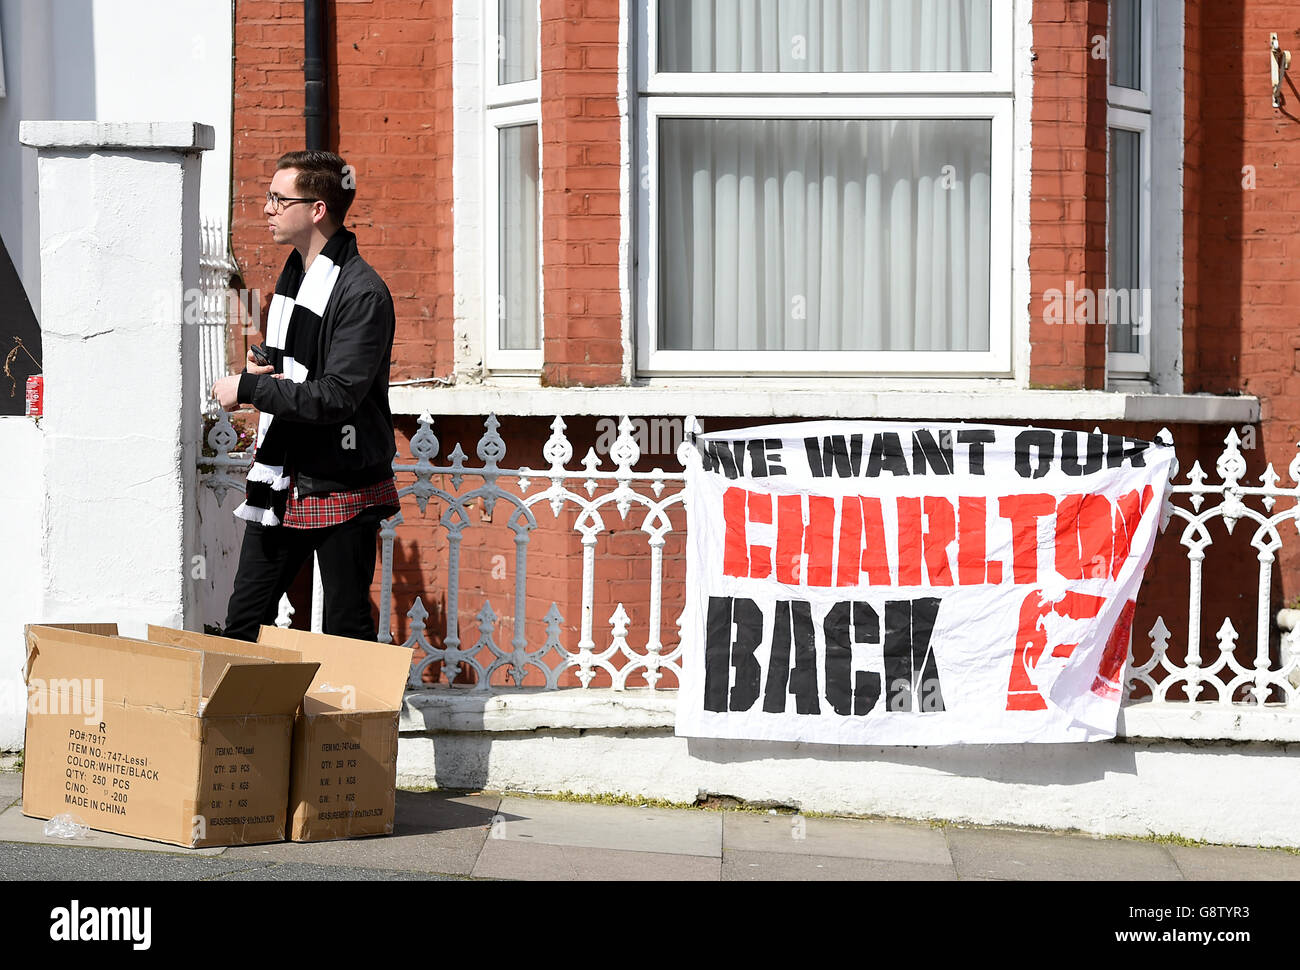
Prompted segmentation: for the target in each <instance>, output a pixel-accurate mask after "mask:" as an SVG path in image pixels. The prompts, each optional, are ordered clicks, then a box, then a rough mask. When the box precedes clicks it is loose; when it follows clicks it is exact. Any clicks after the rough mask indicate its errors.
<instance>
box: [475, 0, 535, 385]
mask: <svg viewBox="0 0 1300 970" xmlns="http://www.w3.org/2000/svg"><path fill="white" fill-rule="evenodd" d="M502 6H503V3H502V0H488V2H486V3H484V4H483V18H484V24H483V26H484V30H483V40H484V49H483V118H484V123H483V155H482V158H483V176H484V177H483V237H484V245H483V311H484V312H483V318H484V334H483V337H484V346H483V350H484V365H485V366H486V368H487V369H488V370H489V371H491V372H494V373H501V374H512V373H513V374H526V373H535V372H537V371H539V370H541V367H542V356H543V354H542V321H543V319H544V314H543V312H542V307H543V303H542V291H543V284H542V153H543V151H544V149H543V146H542V139H541V124H542V115H541V80H540V74H541V42H540V35H541V31H540V23H541V5H540V3H539V4H538V5H537V10H538V24H539V30H538V32H537V33H538V37H539V40H538V49H537V65H538V77H535V78H533V79H531V80H527V81H517V82H514V83H511V84H501V83H499V80H498V78H499V62H500V58H501V57H502V40H501V34H500V30H499V27H498V25H499V24H500V17H501V10H502ZM526 125H534V126H536V127H537V132H538V139H537V168H538V171H537V241H538V245H537V253H536V259H537V307H538V313H537V347H536V348H530V349H517V348H509V347H504V346H502V340H501V324H502V320H503V317H502V313H503V306H504V301H505V296H504V294H503V293H502V292H501V207H500V202H501V148H500V144H501V132H502V131H503V130H505V129H508V128H514V127H522V126H526Z"/></svg>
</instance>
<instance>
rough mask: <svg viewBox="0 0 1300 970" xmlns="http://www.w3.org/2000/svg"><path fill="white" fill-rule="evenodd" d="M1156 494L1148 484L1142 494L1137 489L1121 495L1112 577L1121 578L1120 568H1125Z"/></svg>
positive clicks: (1118, 507) (1112, 561) (1116, 518)
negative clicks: (1143, 519) (1135, 539)
mask: <svg viewBox="0 0 1300 970" xmlns="http://www.w3.org/2000/svg"><path fill="white" fill-rule="evenodd" d="M1154 495H1155V493H1154V492H1153V491H1152V490H1151V486H1150V485H1146V486H1143V488H1142V494H1141V496H1139V495H1138V493H1137V492H1136V491H1133V492H1129V493H1128V494H1126V495H1121V496H1120V499H1119V505H1118V506H1117V508H1116V511H1115V555H1114V557H1113V558H1112V560H1111V565H1110V575H1111V578H1112V579H1119V574H1120V570H1122V569H1123V568H1124V563H1125V562H1127V561H1128V554H1129V551H1130V550H1131V549H1132V548H1133V537H1134V536H1135V535H1136V534H1137V530H1138V524H1139V523H1140V522H1141V521H1142V516H1143V515H1145V514H1146V511H1147V506H1148V505H1150V504H1151V499H1152V498H1153V497H1154Z"/></svg>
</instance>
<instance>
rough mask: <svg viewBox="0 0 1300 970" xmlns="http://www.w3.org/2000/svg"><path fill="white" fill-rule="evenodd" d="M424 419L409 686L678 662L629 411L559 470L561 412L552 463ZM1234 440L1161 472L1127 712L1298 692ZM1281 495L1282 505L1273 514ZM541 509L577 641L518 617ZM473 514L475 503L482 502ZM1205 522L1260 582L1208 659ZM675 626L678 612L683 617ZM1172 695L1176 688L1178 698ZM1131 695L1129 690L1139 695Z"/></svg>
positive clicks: (1264, 517)
mask: <svg viewBox="0 0 1300 970" xmlns="http://www.w3.org/2000/svg"><path fill="white" fill-rule="evenodd" d="M433 424H434V422H433V419H432V418H430V416H429V415H427V414H425V415H423V416H422V417H421V418H420V419H419V425H420V430H419V432H418V433H417V434H416V435H415V436H414V437H413V438H412V440H411V446H410V451H411V455H410V457H411V459H412V460H411V461H409V462H404V461H401V460H398V461H395V462H394V463H393V468H394V470H395V472H396V473H397V476H398V485H399V494H400V495H401V496H403V497H405V496H410V497H411V498H413V499H414V500H415V504H416V506H417V507H418V509H419V511H420V513H421V515H424V514H426V512H427V507H428V504H429V502H430V501H431V500H436V505H437V509H438V510H439V511H438V520H437V525H438V527H439V528H441V529H442V530H444V532H445V534H446V538H447V574H446V575H447V589H446V609H445V615H446V630H445V634H444V636H443V638H442V640H441V644H438V643H435V642H434V641H433V640H431V639H430V637H429V635H428V629H427V627H426V621H427V620H428V617H429V611H428V608H427V607H426V604H424V603H423V602H422V601H421V600H420V599H419V598H416V600H415V601H414V603H413V604H412V605H411V606H410V608H409V610H408V611H407V613H406V616H407V618H408V620H409V635H408V636H407V637H406V639H405V643H404V645H405V646H408V647H416V648H419V649H420V650H421V651H423V653H424V657H423V659H421V660H420V661H419V662H418V663H417V665H416V666H415V667H413V668H412V672H411V679H410V685H411V687H412V688H420V687H430V686H433V685H431V684H427V683H423V680H422V678H423V675H424V671H425V670H426V669H428V668H429V667H431V666H432V665H434V664H441V671H440V672H439V675H438V678H437V682H438V683H441V684H450V683H452V682H453V681H455V680H456V678H457V677H458V676H459V675H461V674H463V673H467V674H468V675H469V676H471V677H472V680H473V686H472V688H471V689H472V690H475V691H480V692H487V691H491V690H493V689H497V688H499V687H506V686H511V685H518V684H521V683H523V678H524V675H525V673H526V671H527V670H528V668H532V669H533V670H535V671H537V674H538V676H539V677H541V678H544V681H545V683H544V685H542V684H539V685H538V686H544V688H545V689H549V690H553V689H556V688H557V687H558V686H559V678H560V675H561V673H563V672H564V671H566V670H570V669H571V670H573V672H574V674H575V675H576V679H577V680H578V682H579V683H580V685H581V686H582V687H590V686H603V685H605V683H606V680H605V678H604V677H600V681H599V683H597V678H598V676H599V675H600V674H601V672H604V674H605V675H606V676H607V677H608V681H607V682H608V685H609V686H612V687H613V688H614V689H615V690H624V689H627V688H629V687H648V688H651V689H654V688H656V687H657V686H659V682H660V681H661V680H662V678H663V676H664V674H665V673H666V672H668V671H671V672H673V673H680V650H681V647H680V642H681V638H680V634H679V633H678V634H677V635H674V636H673V637H672V638H671V639H670V641H669V642H664V639H663V631H662V626H663V619H664V618H663V615H662V612H663V611H662V607H663V602H664V558H663V550H664V544H665V541H666V539H667V538H668V537H669V536H670V535H671V534H673V533H674V532H675V531H677V530H676V529H675V527H674V524H673V522H672V521H671V520H670V518H669V512H670V511H672V510H673V508H674V507H675V506H680V505H681V504H682V502H683V496H682V485H683V482H684V472H683V471H681V470H680V468H679V470H677V471H673V472H668V471H664V470H662V469H658V468H656V469H654V470H652V471H650V472H637V471H635V470H634V468H635V466H636V465H637V464H638V463H639V462H640V459H641V449H640V448H639V447H638V444H637V440H636V437H635V436H634V434H633V432H634V427H633V425H632V423H631V422H630V421H629V419H628V418H626V417H624V418H623V419H622V420H621V421H620V423H619V425H618V435H617V438H616V439H615V440H614V441H613V443H612V445H611V446H610V447H609V449H608V451H609V454H608V458H609V459H610V460H611V461H612V464H613V467H612V468H611V467H608V466H604V465H603V464H602V459H601V457H600V456H599V455H598V454H597V452H596V449H595V448H594V447H593V448H589V449H588V450H587V452H586V455H585V457H584V458H583V459H582V461H581V462H580V463H579V466H580V467H570V463H571V462H572V459H573V456H574V454H575V451H574V446H573V444H572V443H571V442H570V441H569V439H568V437H567V436H566V435H565V430H566V426H565V423H564V421H563V420H562V419H561V418H559V417H557V418H555V420H554V421H553V422H552V424H551V436H550V438H549V440H548V441H547V442H546V444H545V447H544V449H543V455H544V457H545V460H546V461H547V462H549V466H548V467H547V468H544V469H530V468H513V469H512V468H505V467H502V460H503V459H504V457H505V454H506V444H505V441H504V440H503V439H502V438H501V436H500V434H499V433H498V427H499V424H498V421H497V419H496V417H495V416H494V415H489V416H488V418H487V420H486V422H485V433H484V434H483V435H482V437H481V438H480V440H479V442H478V444H477V448H476V454H477V456H478V459H479V461H480V464H477V465H471V464H469V463H467V456H466V455H465V452H464V451H463V450H462V449H461V447H460V445H459V444H457V445H456V447H455V448H454V449H453V450H452V452H451V454H450V456H449V461H448V462H447V463H445V464H436V463H435V459H437V457H438V454H439V448H440V444H439V441H438V439H437V436H436V435H435V433H434V430H433ZM681 427H682V428H684V429H685V431H686V432H687V434H689V432H690V431H691V429H693V428H695V427H697V424H696V422H695V419H694V418H686V419H685V422H683V423H682V425H681ZM1159 437H1160V438H1161V439H1162V440H1165V441H1166V442H1168V441H1170V440H1171V439H1170V435H1169V432H1168V431H1162V432H1161V433H1160V436H1159ZM234 441H235V434H234V431H233V429H232V428H231V427H230V425H229V422H228V420H227V419H225V418H224V417H223V418H222V419H221V420H220V421H219V423H218V424H217V425H216V426H215V427H214V428H213V429H212V431H211V432H210V434H209V444H210V445H211V446H212V448H213V449H215V451H216V452H217V457H216V458H210V459H204V460H203V462H202V464H204V465H205V466H206V468H207V469H208V470H207V471H206V472H205V473H204V474H203V475H202V484H203V485H205V486H208V487H211V488H214V489H217V490H218V493H219V494H218V499H219V500H220V499H221V498H222V496H223V495H224V492H225V490H226V489H230V488H238V489H242V487H243V474H242V472H243V470H244V468H245V467H246V465H247V458H246V457H239V456H230V455H227V454H226V449H228V448H229V447H230V446H231V444H233V442H234ZM1240 443H1241V441H1240V438H1239V437H1238V436H1237V433H1236V432H1235V431H1232V432H1230V433H1229V434H1228V436H1227V438H1226V440H1225V448H1224V451H1223V453H1222V455H1221V456H1220V457H1219V460H1218V462H1217V464H1216V470H1217V471H1218V473H1219V476H1220V478H1221V481H1220V482H1219V483H1217V484H1211V483H1208V482H1207V481H1206V475H1205V473H1204V472H1203V470H1202V469H1201V467H1200V464H1199V463H1197V464H1195V465H1193V467H1192V468H1191V470H1190V471H1189V472H1188V473H1187V475H1186V481H1185V482H1184V483H1182V484H1179V483H1178V480H1177V476H1178V466H1177V465H1175V467H1174V470H1173V473H1172V476H1171V477H1172V478H1173V480H1174V486H1173V488H1172V489H1171V492H1170V494H1169V497H1168V499H1167V501H1166V505H1165V509H1164V518H1163V521H1162V536H1161V537H1159V538H1158V539H1157V544H1158V547H1159V545H1160V544H1165V545H1167V544H1168V543H1170V542H1173V541H1178V542H1180V543H1181V544H1182V545H1183V546H1184V547H1185V548H1186V550H1187V559H1188V561H1189V562H1190V583H1189V588H1188V602H1189V607H1188V626H1187V629H1188V636H1187V644H1186V651H1185V656H1184V658H1183V659H1182V660H1181V661H1179V660H1176V659H1175V657H1176V656H1177V655H1178V653H1179V652H1180V651H1175V650H1174V649H1172V648H1171V643H1170V639H1171V634H1170V632H1169V629H1168V627H1167V626H1166V624H1165V621H1164V618H1163V617H1161V618H1159V619H1158V620H1157V621H1156V623H1155V625H1154V626H1153V627H1152V628H1151V630H1149V631H1147V632H1146V633H1145V634H1144V636H1145V638H1146V640H1148V641H1149V643H1147V642H1140V641H1139V636H1138V635H1137V633H1136V631H1135V636H1134V638H1133V643H1132V644H1131V645H1130V656H1129V665H1130V666H1129V670H1128V674H1127V679H1126V684H1125V704H1126V706H1128V707H1131V708H1138V707H1141V706H1142V704H1143V702H1145V701H1154V702H1157V703H1159V702H1168V701H1175V702H1179V704H1178V706H1179V707H1185V708H1189V707H1192V706H1194V707H1197V708H1202V707H1204V706H1206V705H1212V706H1214V707H1216V708H1218V709H1226V710H1232V711H1236V712H1248V711H1249V709H1250V708H1252V707H1263V706H1267V707H1269V708H1270V709H1273V710H1275V711H1276V710H1286V711H1300V688H1297V686H1296V682H1297V681H1300V651H1297V650H1293V649H1289V648H1290V646H1291V639H1292V634H1290V633H1288V634H1286V636H1285V637H1283V638H1281V640H1280V641H1278V649H1274V643H1275V628H1274V626H1273V624H1272V622H1271V613H1272V608H1271V585H1272V571H1273V568H1274V564H1275V560H1276V553H1277V550H1278V549H1279V548H1280V547H1281V544H1282V531H1283V527H1284V526H1289V527H1291V528H1296V529H1297V530H1300V520H1297V510H1298V509H1300V485H1293V486H1292V487H1290V488H1280V487H1279V480H1280V479H1279V476H1278V475H1277V474H1276V472H1275V471H1274V470H1273V467H1272V465H1269V466H1268V469H1267V470H1266V471H1265V472H1264V474H1263V475H1262V476H1261V479H1260V481H1261V483H1262V484H1261V485H1260V486H1250V485H1245V484H1243V483H1242V478H1243V476H1244V473H1245V468H1246V463H1245V459H1244V457H1243V455H1242V453H1241V450H1240V448H1239V445H1240ZM685 447H688V443H687V442H686V441H683V442H682V444H681V445H680V446H679V447H678V448H677V456H676V457H677V463H678V465H679V466H684V460H685V452H684V451H683V450H682V449H683V448H685ZM399 459H400V456H399ZM1289 473H1290V476H1291V479H1292V481H1293V482H1300V454H1298V455H1297V456H1296V458H1295V460H1293V461H1292V463H1291V465H1290V468H1289ZM411 478H413V479H414V480H413V481H411V480H410V479H411ZM435 480H436V481H435ZM471 485H472V487H469V486H471ZM1279 500H1282V507H1280V508H1277V509H1276V511H1275V506H1277V505H1278V501H1279ZM1207 501H1208V502H1209V504H1207ZM499 503H500V504H504V505H505V506H507V508H508V515H507V518H506V524H507V526H508V528H509V529H510V530H511V531H512V532H513V541H514V557H515V568H514V570H513V575H514V579H515V586H514V592H513V601H514V602H513V606H514V619H513V626H512V629H511V631H510V641H509V644H508V645H503V644H501V643H499V642H498V631H497V627H498V625H499V617H498V614H497V612H496V610H495V609H494V608H493V607H492V605H491V603H490V602H489V601H488V600H487V599H486V598H485V599H484V601H483V603H482V604H481V606H480V608H479V609H478V612H477V614H476V616H475V621H476V624H477V627H478V630H477V638H476V640H475V641H474V643H473V644H471V645H469V646H466V645H465V640H464V636H463V632H464V631H462V629H461V614H460V604H461V592H462V591H461V588H460V586H461V583H460V578H461V551H462V545H463V540H464V535H465V532H466V530H467V529H469V528H470V527H471V526H472V525H473V524H474V522H475V519H476V518H479V516H480V514H482V513H485V514H486V515H487V516H491V515H492V514H493V510H494V507H495V506H496V505H497V504H499ZM547 506H549V508H550V510H551V512H552V513H553V515H554V517H555V521H556V522H558V521H559V517H560V514H561V512H562V511H563V510H565V509H570V510H573V511H574V512H576V519H575V522H574V525H573V530H574V531H575V532H576V533H577V534H578V535H579V536H580V537H581V543H582V594H581V621H580V624H579V631H578V639H577V643H576V644H573V643H568V642H566V639H565V636H564V635H563V631H562V623H563V617H562V616H561V615H560V610H559V607H558V605H557V604H555V603H552V605H551V609H550V610H549V611H548V612H547V613H546V614H545V615H544V616H542V617H540V618H530V617H528V615H527V589H528V581H529V573H528V549H529V543H530V538H531V536H532V534H533V532H534V530H535V529H537V528H538V525H539V522H538V518H537V514H536V513H537V512H538V511H539V510H540V509H541V508H543V507H547ZM1256 506H1258V507H1256ZM476 509H481V513H480V512H478V511H476ZM615 512H617V513H618V515H619V517H620V518H619V521H620V522H622V523H624V524H625V526H626V527H628V528H630V529H635V530H636V531H637V532H639V533H641V534H643V535H644V537H645V542H646V551H647V553H648V556H649V559H650V571H649V572H650V578H649V581H648V583H647V587H646V597H647V599H646V603H647V604H648V618H649V619H648V629H646V630H644V631H643V632H644V634H645V637H644V639H645V647H644V648H640V649H637V648H633V647H632V646H630V645H629V639H628V637H629V623H630V620H629V614H628V611H627V607H626V605H625V604H624V603H623V602H619V603H618V605H617V607H616V608H615V610H614V611H613V613H612V615H611V616H610V617H609V618H608V620H607V621H606V622H608V624H609V628H608V631H607V632H599V631H598V629H597V626H598V624H597V622H596V621H597V617H595V616H594V615H593V605H594V596H593V592H594V588H595V580H596V578H597V575H598V573H599V566H598V562H597V558H596V554H595V553H596V544H597V536H598V535H599V534H600V533H601V532H602V531H606V530H607V521H606V520H607V517H608V516H611V515H612V514H613V513H615ZM629 516H631V520H630V522H629V518H628V517H629ZM1216 519H1218V520H1221V521H1222V524H1223V526H1224V528H1225V529H1226V530H1227V532H1228V533H1232V531H1233V530H1234V529H1236V528H1238V527H1239V526H1240V524H1241V523H1250V524H1253V526H1254V534H1253V536H1252V537H1251V539H1250V543H1251V545H1252V547H1253V548H1254V549H1255V550H1256V553H1257V559H1258V565H1259V572H1258V583H1257V585H1256V586H1255V589H1254V590H1252V592H1257V596H1255V597H1254V599H1255V600H1256V601H1257V602H1256V622H1257V624H1258V627H1257V635H1256V641H1255V644H1254V649H1253V651H1252V650H1249V649H1248V648H1247V646H1246V645H1244V644H1239V643H1238V642H1237V639H1238V635H1237V633H1236V630H1235V628H1234V626H1233V624H1232V622H1231V619H1230V618H1224V620H1223V624H1222V626H1221V627H1220V628H1219V635H1218V649H1217V654H1216V655H1215V656H1214V657H1213V659H1212V660H1211V661H1209V662H1206V661H1205V659H1204V658H1203V657H1202V649H1201V643H1200V629H1201V623H1202V597H1201V593H1202V576H1203V567H1204V561H1205V558H1206V552H1207V550H1208V549H1209V548H1210V547H1211V546H1212V544H1213V539H1212V537H1211V531H1210V529H1211V526H1212V525H1213V524H1214V520H1216ZM611 521H612V520H611ZM403 522H404V519H403V513H399V514H398V515H396V516H394V517H393V518H391V519H389V520H387V521H385V522H384V523H383V526H382V528H381V532H380V538H381V541H382V549H383V554H382V560H381V562H382V580H381V597H380V604H381V605H380V610H381V615H380V624H379V629H380V631H381V632H380V638H381V639H383V640H385V642H388V641H389V640H390V639H391V635H390V630H391V625H392V613H391V601H392V592H393V545H394V540H395V538H396V536H397V532H398V529H399V527H400V526H401V525H402V524H403ZM1180 525H1181V526H1182V528H1181V531H1180V530H1179V528H1178V526H1180ZM677 621H678V622H680V617H678V618H677ZM639 632H641V631H639ZM434 639H436V638H434ZM636 639H638V640H639V639H640V638H639V637H637V638H636ZM530 647H531V649H530ZM1135 647H1136V649H1135ZM1136 658H1140V662H1138V660H1137V659H1136ZM1180 691H1181V692H1183V693H1184V694H1185V699H1184V697H1179V696H1178V693H1179V692H1180ZM1135 692H1136V694H1137V695H1138V697H1139V698H1140V699H1139V700H1137V701H1135V700H1134V694H1135ZM1189 702H1191V703H1189Z"/></svg>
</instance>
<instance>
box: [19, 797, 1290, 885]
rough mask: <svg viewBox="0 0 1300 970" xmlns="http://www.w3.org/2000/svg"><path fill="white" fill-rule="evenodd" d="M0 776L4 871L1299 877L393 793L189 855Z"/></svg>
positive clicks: (1158, 853) (1078, 849)
mask: <svg viewBox="0 0 1300 970" xmlns="http://www.w3.org/2000/svg"><path fill="white" fill-rule="evenodd" d="M21 793H22V776H21V774H19V773H16V772H0V880H55V879H71V880H79V881H94V880H104V879H109V880H124V881H134V880H178V881H236V880H259V881H280V880H334V879H357V880H382V881H388V880H447V879H514V880H563V881H581V880H671V881H708V882H716V881H755V880H887V881H900V880H925V881H954V880H963V881H975V880H1077V881H1087V880H1141V881H1196V880H1228V881H1238V880H1300V854H1295V853H1291V852H1288V851H1284V850H1278V849H1256V848H1244V847H1225V846H1192V845H1175V844H1167V843H1157V842H1148V841H1141V840H1132V839H1098V838H1093V837H1090V836H1086V835H1078V834H1069V833H1050V832H1037V831H1020V830H1011V829H995V828H981V827H971V826H962V825H956V824H952V823H946V824H943V825H930V824H926V823H918V822H907V821H897V820H876V819H851V818H822V817H811V818H806V817H803V816H797V815H796V816H791V815H776V814H767V813H757V812H751V811H740V810H704V809H665V808H658V807H650V806H647V807H636V806H630V805H605V804H592V803H584V802H570V801H559V800H554V799H548V798H535V797H528V796H522V795H512V794H497V793H488V792H483V793H468V794H465V793H452V792H416V791H399V792H398V793H397V820H396V825H395V830H394V833H393V834H392V835H391V836H388V837H384V838H371V839H356V840H352V841H346V842H319V843H308V844H297V843H288V842H280V843H274V844H270V845H254V846H240V847H235V848H228V849H203V850H187V849H181V848H177V847H175V846H169V845H163V844H161V843H157V842H148V841H144V840H140V839H130V838H125V837H123V836H117V835H111V834H107V833H102V832H94V831H92V832H90V833H89V834H88V835H87V837H86V838H84V839H77V840H65V839H55V838H48V837H46V836H45V835H44V834H43V832H42V829H43V826H44V823H43V822H42V821H40V820H38V819H31V818H27V817H25V816H23V815H22V812H21V807H20V806H21V802H20V799H21Z"/></svg>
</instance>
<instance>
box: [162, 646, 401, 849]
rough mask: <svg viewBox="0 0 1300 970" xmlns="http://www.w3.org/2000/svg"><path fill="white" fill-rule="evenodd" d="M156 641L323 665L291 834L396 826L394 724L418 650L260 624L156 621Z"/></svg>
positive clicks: (358, 832) (310, 700)
mask: <svg viewBox="0 0 1300 970" xmlns="http://www.w3.org/2000/svg"><path fill="white" fill-rule="evenodd" d="M149 639H151V640H156V641H159V642H168V643H180V644H194V645H201V644H204V643H207V644H209V645H210V647H211V648H213V649H222V650H229V651H231V652H240V651H243V652H246V653H247V655H249V656H256V657H267V658H271V659H277V660H280V659H287V658H293V659H296V660H301V661H305V662H317V663H319V664H320V670H319V671H318V672H317V674H316V677H315V679H314V680H313V681H312V684H311V686H310V687H309V688H308V689H307V692H306V693H305V694H304V695H303V699H302V709H301V710H300V712H299V714H298V718H297V721H296V722H295V724H294V731H293V766H292V771H291V773H290V785H289V838H290V839H291V840H293V841H294V842H320V841H327V840H330V839H350V838H356V837H358V836H365V835H388V834H391V833H392V831H393V809H394V803H395V799H396V794H397V722H398V716H399V714H400V712H401V708H402V697H403V696H404V694H405V693H406V680H407V677H409V676H410V672H411V660H412V657H413V655H414V653H415V651H413V650H411V649H409V648H406V647H394V646H390V645H388V644H382V643H371V642H367V641H365V640H351V639H348V638H346V637H332V636H325V635H324V634H318V633H308V632H306V631H304V630H282V629H280V628H279V627H270V626H264V627H262V629H261V632H260V634H259V635H258V641H257V643H243V642H238V641H231V640H223V639H221V638H219V637H209V636H205V635H203V634H198V633H190V632H187V631H184V630H170V629H167V628H166V627H153V626H151V627H150V628H149Z"/></svg>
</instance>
